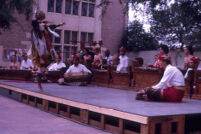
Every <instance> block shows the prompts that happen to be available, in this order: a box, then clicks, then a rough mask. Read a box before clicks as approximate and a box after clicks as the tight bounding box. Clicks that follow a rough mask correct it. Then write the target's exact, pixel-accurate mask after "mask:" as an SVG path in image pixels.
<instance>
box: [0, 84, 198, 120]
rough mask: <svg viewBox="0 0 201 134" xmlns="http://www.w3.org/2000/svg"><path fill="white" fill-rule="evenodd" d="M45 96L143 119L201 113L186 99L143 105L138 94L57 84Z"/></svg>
mask: <svg viewBox="0 0 201 134" xmlns="http://www.w3.org/2000/svg"><path fill="white" fill-rule="evenodd" d="M0 83H2V84H6V85H10V86H14V87H18V88H22V89H26V90H30V91H34V92H40V91H39V89H38V88H37V84H36V83H25V82H20V81H16V82H15V81H9V80H0ZM42 86H43V88H44V90H43V92H40V93H42V94H48V95H51V96H56V97H60V98H64V99H68V100H72V101H77V102H82V103H87V104H91V105H95V106H100V107H105V108H110V109H116V110H118V111H122V112H127V113H133V114H137V115H142V116H149V117H151V116H166V115H187V114H200V113H201V100H190V99H183V102H182V103H165V102H144V101H138V100H135V96H136V92H134V91H128V90H120V89H112V88H105V87H98V86H87V87H79V86H60V85H58V84H55V83H47V84H43V85H42Z"/></svg>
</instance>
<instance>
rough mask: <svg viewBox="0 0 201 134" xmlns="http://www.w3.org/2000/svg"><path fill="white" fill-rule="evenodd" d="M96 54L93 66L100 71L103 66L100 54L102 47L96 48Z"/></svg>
mask: <svg viewBox="0 0 201 134" xmlns="http://www.w3.org/2000/svg"><path fill="white" fill-rule="evenodd" d="M94 53H95V55H94V60H93V63H92V66H93V68H95V69H100V68H101V66H102V64H103V58H102V55H101V53H100V47H95V48H94Z"/></svg>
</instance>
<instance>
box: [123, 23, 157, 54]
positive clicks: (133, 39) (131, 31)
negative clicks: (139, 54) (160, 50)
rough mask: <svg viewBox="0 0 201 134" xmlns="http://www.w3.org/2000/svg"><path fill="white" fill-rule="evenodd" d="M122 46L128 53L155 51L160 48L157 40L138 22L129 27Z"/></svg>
mask: <svg viewBox="0 0 201 134" xmlns="http://www.w3.org/2000/svg"><path fill="white" fill-rule="evenodd" d="M122 44H123V46H124V47H125V48H126V49H127V50H128V51H140V50H154V49H157V46H158V43H157V41H156V40H155V38H154V37H153V36H152V35H151V34H150V33H146V32H145V30H144V29H143V26H142V24H140V23H139V22H138V21H134V22H132V24H130V25H129V26H128V28H127V30H126V31H125V34H124V36H123V38H122Z"/></svg>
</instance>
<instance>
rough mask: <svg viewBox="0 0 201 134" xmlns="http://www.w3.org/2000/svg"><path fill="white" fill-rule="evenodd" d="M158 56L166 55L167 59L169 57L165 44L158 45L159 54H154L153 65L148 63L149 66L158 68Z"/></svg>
mask: <svg viewBox="0 0 201 134" xmlns="http://www.w3.org/2000/svg"><path fill="white" fill-rule="evenodd" d="M160 56H167V57H168V58H169V59H171V57H170V55H169V48H168V46H167V45H163V44H162V45H160V48H159V54H157V55H155V57H154V58H155V63H154V65H148V66H150V67H156V68H159V67H160V65H159V57H160Z"/></svg>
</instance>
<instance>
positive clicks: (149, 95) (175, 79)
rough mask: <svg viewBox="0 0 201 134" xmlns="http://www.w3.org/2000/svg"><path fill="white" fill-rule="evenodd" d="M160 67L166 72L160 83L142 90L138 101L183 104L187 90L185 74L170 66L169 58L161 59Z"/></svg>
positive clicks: (163, 57) (162, 57) (137, 97)
mask: <svg viewBox="0 0 201 134" xmlns="http://www.w3.org/2000/svg"><path fill="white" fill-rule="evenodd" d="M159 65H160V68H163V69H164V70H165V71H164V74H163V77H162V79H161V80H160V82H159V83H158V84H156V85H154V86H152V87H149V88H145V89H143V90H140V91H139V92H138V94H137V96H136V99H143V100H144V99H145V100H151V101H167V102H181V101H182V98H183V96H184V90H185V88H184V85H185V83H184V76H183V74H182V73H181V71H180V70H179V69H177V68H176V67H174V66H172V65H171V64H170V59H169V58H168V57H167V56H161V57H159Z"/></svg>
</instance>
